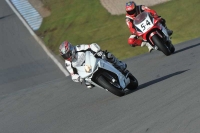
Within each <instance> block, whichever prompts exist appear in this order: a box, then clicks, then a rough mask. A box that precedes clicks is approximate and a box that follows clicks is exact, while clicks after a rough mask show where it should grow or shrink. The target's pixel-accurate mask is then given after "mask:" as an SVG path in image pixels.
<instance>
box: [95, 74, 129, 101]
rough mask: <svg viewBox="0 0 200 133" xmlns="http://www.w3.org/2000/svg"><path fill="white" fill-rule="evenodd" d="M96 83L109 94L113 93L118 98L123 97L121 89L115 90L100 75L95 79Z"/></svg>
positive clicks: (114, 87)
mask: <svg viewBox="0 0 200 133" xmlns="http://www.w3.org/2000/svg"><path fill="white" fill-rule="evenodd" d="M97 81H98V83H99V84H100V85H101V86H102V87H103V88H105V89H107V90H108V91H109V92H111V93H113V94H114V95H117V96H119V97H121V96H124V95H125V92H124V91H123V90H122V89H121V88H117V87H116V86H114V85H113V84H111V83H110V82H112V81H108V80H106V79H105V78H104V77H103V76H102V75H100V76H99V77H98V79H97Z"/></svg>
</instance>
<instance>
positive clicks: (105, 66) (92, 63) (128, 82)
mask: <svg viewBox="0 0 200 133" xmlns="http://www.w3.org/2000/svg"><path fill="white" fill-rule="evenodd" d="M76 69H77V72H78V74H79V75H80V78H81V79H84V80H85V81H87V82H89V83H91V84H92V85H94V86H96V87H99V88H102V89H105V90H107V91H109V92H111V93H113V94H114V95H117V96H124V95H125V94H126V92H127V91H128V90H134V89H136V88H137V87H138V81H137V79H136V78H135V77H134V76H133V75H132V74H131V73H130V72H129V71H128V70H126V72H124V73H121V72H120V71H119V70H117V69H116V68H115V67H114V66H113V65H112V64H111V63H109V62H108V61H106V60H103V59H101V58H96V57H95V55H94V54H92V53H91V52H90V51H87V52H86V53H85V63H84V64H83V65H82V66H77V67H76Z"/></svg>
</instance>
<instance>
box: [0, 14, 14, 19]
mask: <svg viewBox="0 0 200 133" xmlns="http://www.w3.org/2000/svg"><path fill="white" fill-rule="evenodd" d="M12 15H13V14H10V15H6V16H3V17H0V19H4V18H7V17H10V16H12Z"/></svg>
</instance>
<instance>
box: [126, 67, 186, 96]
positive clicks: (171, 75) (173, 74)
mask: <svg viewBox="0 0 200 133" xmlns="http://www.w3.org/2000/svg"><path fill="white" fill-rule="evenodd" d="M188 70H189V69H188ZM188 70H183V71H178V72H175V73H172V74H169V75H166V76H164V77H161V78H158V79H154V80H152V81H149V82H147V83H144V84H141V85H139V86H138V88H137V89H136V90H133V91H130V92H127V93H126V95H128V94H130V93H133V92H135V91H138V90H140V89H143V88H146V87H148V86H151V85H153V84H156V83H158V82H161V81H163V80H166V79H168V78H171V77H173V76H176V75H179V74H182V73H184V72H186V71H188Z"/></svg>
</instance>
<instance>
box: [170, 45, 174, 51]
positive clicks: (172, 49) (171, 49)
mask: <svg viewBox="0 0 200 133" xmlns="http://www.w3.org/2000/svg"><path fill="white" fill-rule="evenodd" d="M170 51H171V53H174V52H175V47H174V45H173V44H171V48H170Z"/></svg>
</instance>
